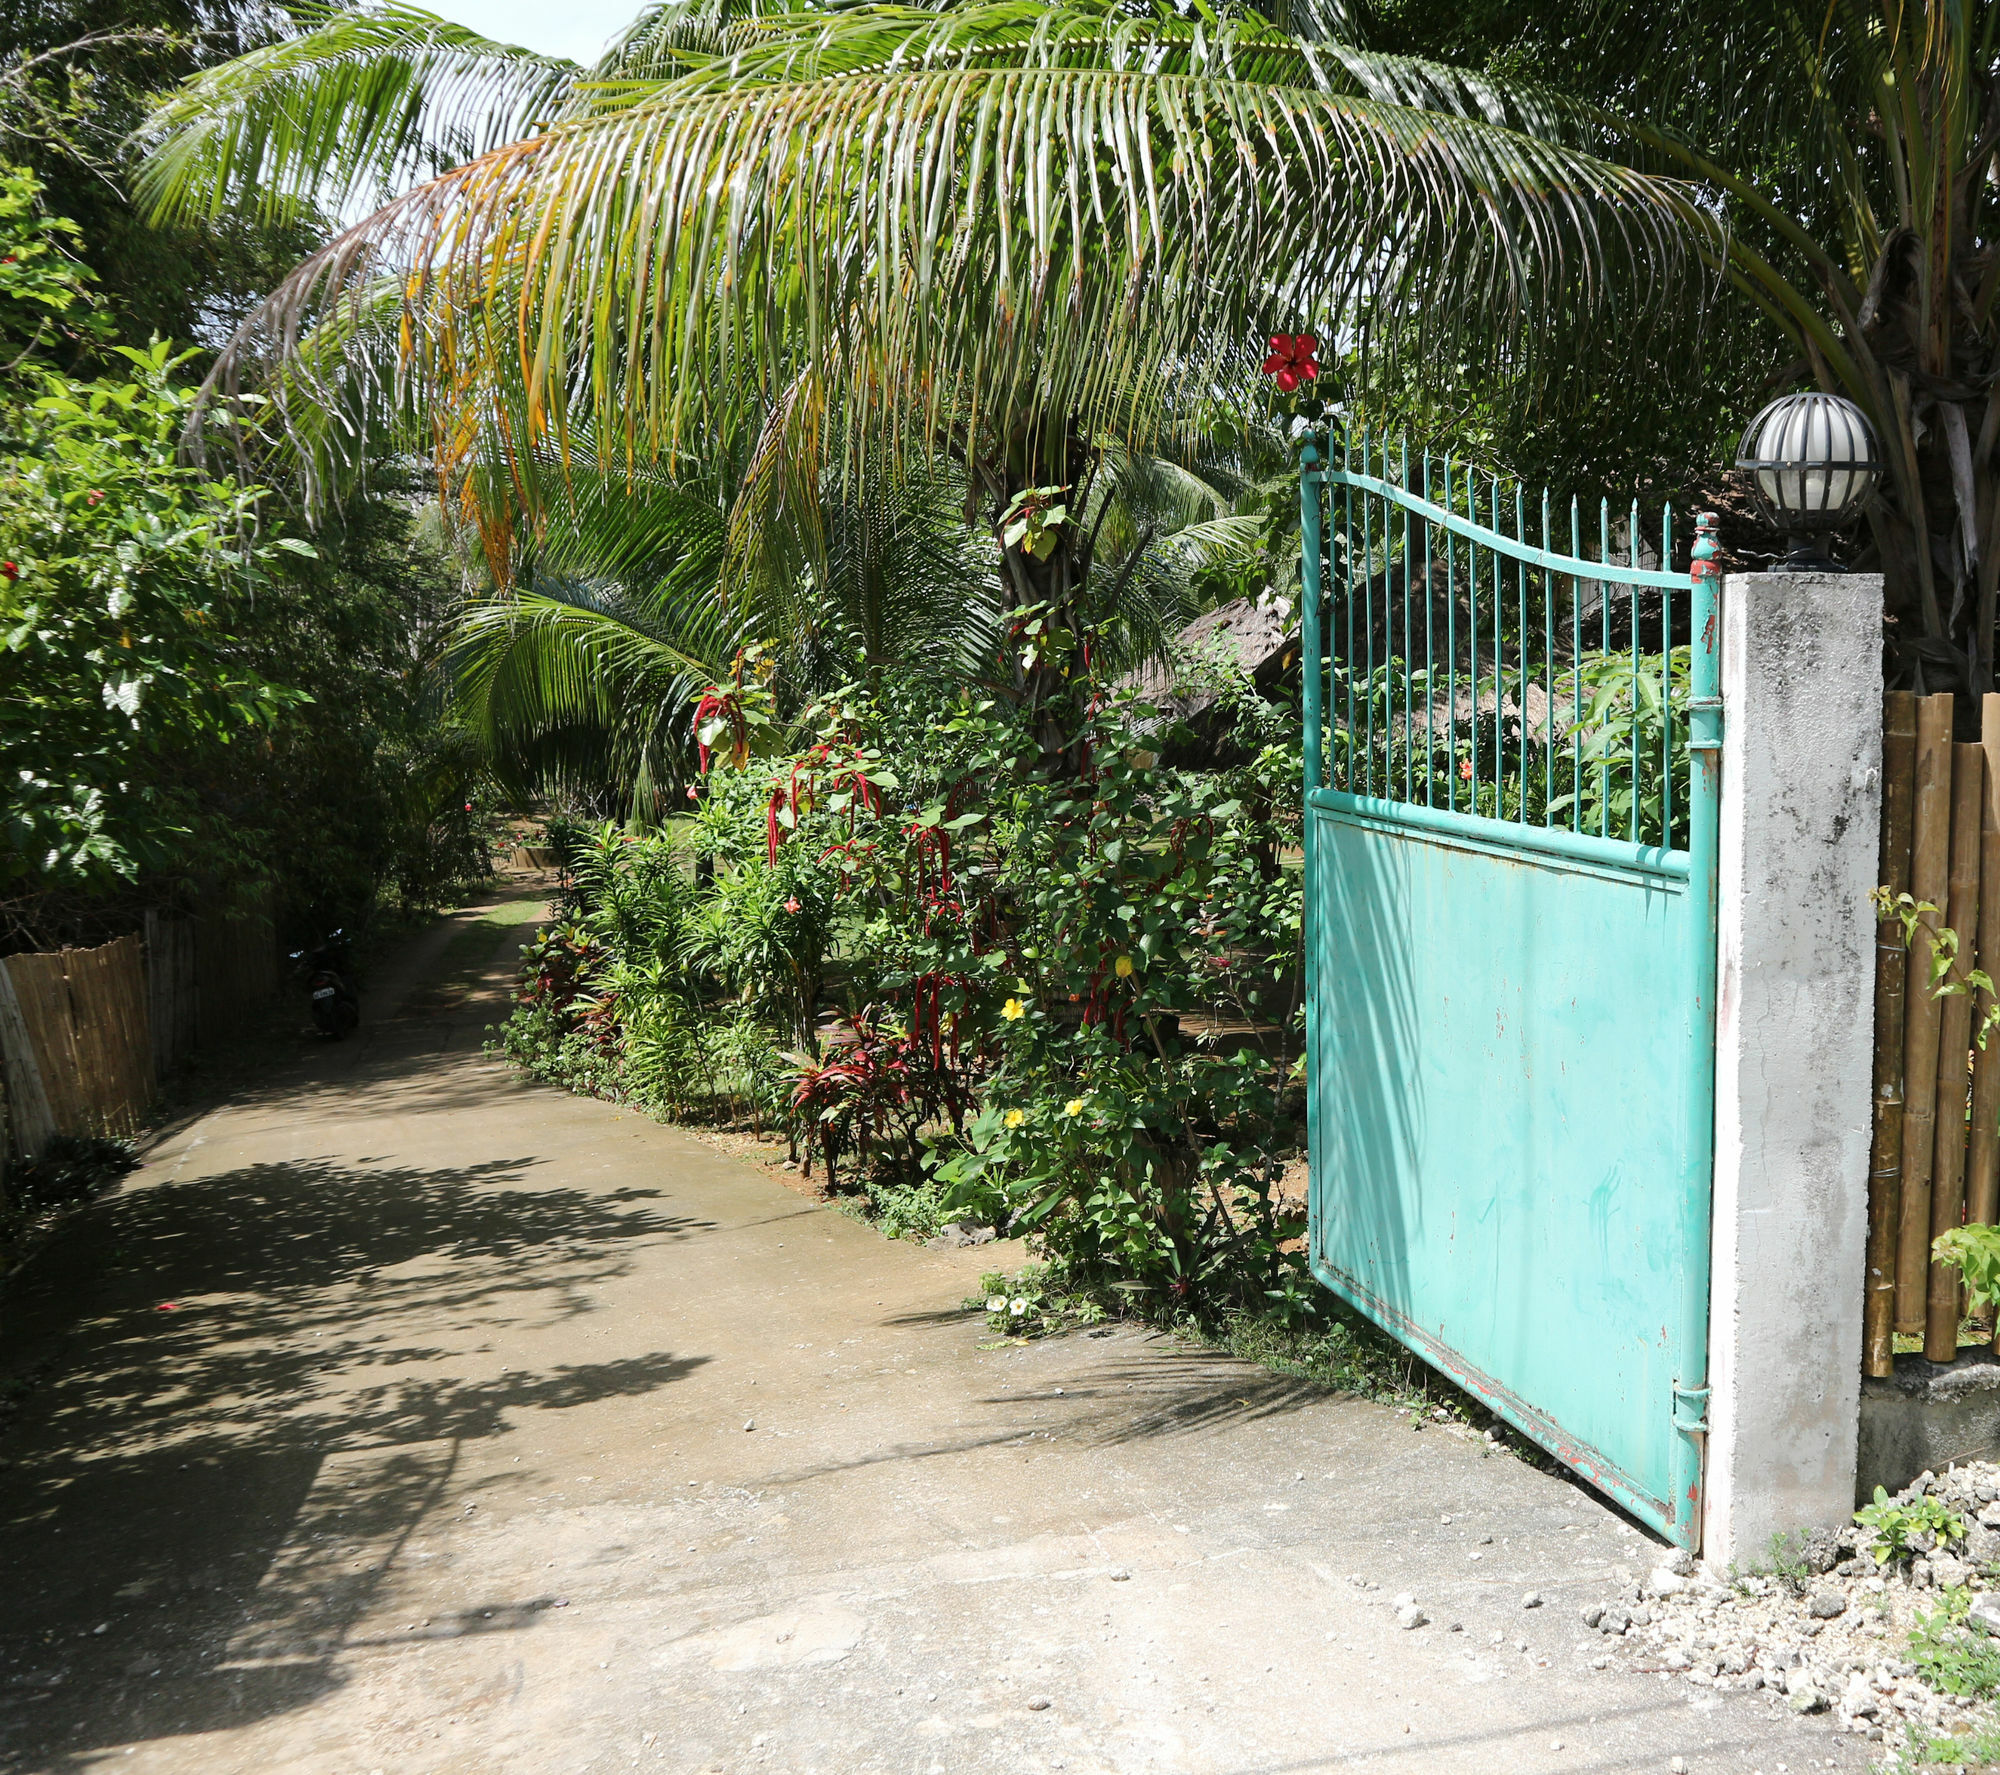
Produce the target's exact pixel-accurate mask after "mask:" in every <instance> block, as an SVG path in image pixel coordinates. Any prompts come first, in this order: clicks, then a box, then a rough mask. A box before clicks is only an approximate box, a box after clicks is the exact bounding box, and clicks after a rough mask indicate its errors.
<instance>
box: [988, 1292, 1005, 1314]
mask: <svg viewBox="0 0 2000 1775" xmlns="http://www.w3.org/2000/svg"><path fill="white" fill-rule="evenodd" d="M986 1310H987V1311H988V1312H989V1313H1004V1312H1005V1311H1006V1310H1007V1297H1006V1296H1005V1295H1004V1294H989V1295H988V1296H987V1297H986Z"/></svg>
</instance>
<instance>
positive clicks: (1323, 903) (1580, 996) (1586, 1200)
mask: <svg viewBox="0 0 2000 1775" xmlns="http://www.w3.org/2000/svg"><path fill="white" fill-rule="evenodd" d="M1375 467H1376V464H1375V463H1374V462H1372V461H1371V460H1370V459H1369V453H1368V452H1367V451H1366V447H1365V446H1364V451H1363V458H1362V462H1361V464H1360V465H1359V467H1358V468H1357V466H1356V465H1355V463H1354V461H1353V459H1352V457H1351V455H1350V456H1349V458H1348V459H1347V460H1346V461H1344V462H1343V464H1342V465H1341V467H1340V468H1337V469H1328V470H1326V471H1318V470H1316V469H1315V468H1314V467H1313V466H1312V465H1311V464H1310V463H1309V465H1308V469H1307V473H1306V476H1305V483H1304V489H1303V497H1304V503H1303V505H1302V515H1303V516H1304V518H1305V520H1306V524H1305V529H1306V562H1305V566H1306V573H1305V578H1306V591H1307V597H1306V600H1305V603H1306V618H1305V624H1304V627H1305V634H1304V637H1303V638H1304V641H1305V643H1306V646H1305V653H1306V657H1307V659H1308V660H1311V659H1314V658H1318V659H1319V660H1320V661H1321V670H1320V671H1319V672H1317V673H1312V672H1309V673H1308V674H1307V677H1306V691H1307V697H1306V701H1307V710H1306V721H1307V739H1306V757H1305V774H1306V829H1305V851H1306V871H1307V896H1306V904H1307V913H1306V917H1307V966H1308V971H1309V981H1308V996H1307V1024H1308V1030H1307V1045H1308V1076H1309V1106H1310V1108H1309V1115H1310V1124H1311V1134H1310V1139H1311V1152H1312V1186H1311V1227H1310V1235H1309V1242H1310V1250H1311V1256H1312V1263H1313V1268H1314V1271H1315V1273H1316V1274H1317V1275H1318V1276H1319V1277H1320V1278H1321V1279H1322V1280H1323V1281H1324V1282H1326V1283H1327V1284H1328V1285H1329V1286H1330V1287H1332V1288H1333V1289H1335V1290H1336V1291H1337V1292H1339V1293H1340V1294H1341V1295H1343V1296H1344V1297H1345V1298H1346V1299H1347V1300H1349V1301H1350V1302H1352V1303H1353V1304H1354V1305H1355V1306H1356V1307H1358V1308H1359V1309H1360V1310H1361V1311H1362V1312H1364V1313H1366V1314H1367V1315H1369V1316H1370V1317H1371V1318H1373V1319H1374V1320H1375V1321H1376V1322H1377V1323H1379V1324H1380V1325H1382V1326H1383V1327H1385V1328H1386V1329H1387V1330H1388V1331H1390V1332H1391V1333H1393V1334H1394V1335H1395V1336H1396V1337H1398V1338H1400V1339H1402V1340H1403V1341H1404V1342H1405V1343H1406V1344H1408V1345H1409V1346H1410V1347H1411V1348H1412V1349H1414V1350H1416V1351H1417V1352H1418V1353H1419V1354H1421V1355H1422V1356H1424V1357H1425V1358H1426V1359H1427V1360H1428V1361H1430V1362H1432V1363H1434V1364H1436V1365H1437V1366H1439V1367H1441V1368H1443V1369H1444V1370H1446V1371H1447V1372H1448V1373H1450V1374H1451V1375H1452V1376H1453V1377H1454V1378H1455V1379H1457V1380H1458V1381H1459V1382H1460V1383H1461V1384H1462V1385H1464V1386H1465V1387H1467V1388H1468V1389H1469V1390H1471V1391H1472V1392H1474V1393H1476V1394H1477V1395H1479V1396H1480V1397H1481V1398H1482V1399H1483V1400H1485V1401H1486V1402H1487V1403H1488V1404H1489V1405H1490V1406H1491V1407H1492V1408H1493V1409H1494V1410H1495V1411H1496V1412H1498V1413H1499V1414H1500V1415H1502V1416H1504V1417H1505V1418H1507V1419H1508V1420H1509V1421H1511V1422H1512V1423H1514V1424H1515V1425H1516V1426H1518V1427H1519V1428H1520V1429H1521V1430H1522V1431H1523V1432H1524V1433H1525V1434H1527V1435H1529V1436H1530V1437H1532V1438H1534V1439H1535V1440H1536V1441H1537V1442H1539V1443H1541V1444H1542V1445H1543V1446H1544V1447H1546V1448H1548V1449H1549V1450H1550V1451H1551V1452H1552V1453H1553V1454H1555V1455H1556V1456H1557V1457H1558V1458H1559V1459H1561V1460H1563V1461H1564V1462H1565V1463H1567V1464H1568V1465H1569V1466H1571V1467H1572V1468H1573V1469H1575V1470H1576V1471H1577V1472H1578V1473H1579V1474H1580V1475H1581V1476H1582V1477H1584V1478H1585V1479H1587V1480H1589V1481H1590V1482H1591V1483H1592V1484H1594V1485H1596V1486H1597V1487H1599V1488H1600V1489H1601V1490H1603V1491H1604V1492H1606V1493H1607V1494H1609V1495H1610V1496H1612V1497H1613V1498H1615V1499H1617V1500H1618V1502H1620V1503H1621V1504H1623V1505H1624V1506H1625V1507H1626V1508H1628V1509H1629V1510H1631V1511H1632V1512H1633V1513H1634V1514H1636V1515H1637V1516H1639V1517H1641V1518H1642V1519H1643V1520H1645V1521H1647V1522H1650V1523H1652V1524H1653V1525H1654V1526H1656V1527H1657V1528H1659V1529H1660V1530H1661V1531H1662V1532H1664V1533H1666V1534H1667V1535H1669V1536H1670V1537H1671V1538H1673V1539H1675V1540H1677V1541H1680V1542H1682V1543H1683V1544H1686V1545H1690V1546H1692V1545H1695V1544H1696V1543H1697V1541H1698V1536H1699V1528H1700V1506H1701V1455H1702V1437H1703V1431H1704V1429H1705V1418H1704V1416H1703V1412H1704V1406H1705V1401H1706V1396H1707V1395H1706V1385H1705V1367H1706V1341H1707V1310H1708V1299H1707V1294H1708V1240H1709V1177H1710V1170H1711V1161H1712V1149H1713V1134H1712V1122H1713V1107H1712V1106H1713V1066H1714V1008H1713V996H1714V985H1713V981H1714V952H1715V923H1714V834H1715V812H1716V809H1715V791H1716V787H1717V783H1716V774H1715V772H1716V763H1715V760H1716V741H1717V738H1718V733H1717V729H1718V725H1719V703H1718V701H1717V698H1716V694H1715V671H1714V666H1715V659H1714V622H1713V614H1714V613H1713V586H1712V579H1710V578H1709V577H1708V576H1707V575H1706V573H1705V572H1704V571H1703V569H1704V567H1705V565H1706V563H1705V561H1703V560H1701V559H1698V560H1697V576H1696V577H1695V578H1694V579H1693V580H1692V581H1691V580H1690V577H1689V576H1688V575H1686V574H1682V575H1674V574H1673V573H1672V572H1671V567H1670V563H1669V562H1668V561H1666V560H1664V559H1663V560H1662V561H1661V563H1660V565H1659V566H1658V567H1645V566H1641V565H1640V564H1639V562H1638V560H1637V559H1636V558H1634V559H1632V560H1631V561H1629V562H1628V563H1624V564H1618V565H1616V566H1614V565H1612V564H1611V563H1610V562H1609V561H1608V560H1607V558H1606V557H1608V556H1609V554H1610V552H1611V551H1610V548H1609V547H1608V546H1607V547H1606V548H1605V550H1604V551H1603V554H1601V555H1600V557H1599V558H1598V559H1597V560H1595V561H1588V560H1585V559H1584V558H1583V557H1582V556H1581V552H1580V551H1572V552H1569V553H1557V552H1552V551H1550V550H1549V549H1548V548H1547V547H1546V540H1547V539H1546V529H1547V524H1546V515H1545V516H1544V524H1543V530H1544V536H1543V542H1542V545H1541V546H1536V547H1531V546H1530V545H1529V543H1528V540H1527V538H1526V535H1525V534H1524V532H1525V529H1526V526H1525V525H1522V524H1519V522H1518V517H1519V513H1520V510H1521V502H1520V500H1519V498H1518V496H1517V498H1516V500H1515V502H1514V510H1515V513H1516V517H1517V524H1516V530H1515V534H1514V535H1513V536H1511V537H1509V536H1507V535H1505V534H1504V531H1503V530H1502V527H1501V525H1500V523H1499V521H1498V520H1499V519H1500V517H1501V515H1502V514H1503V512H1504V507H1503V505H1502V502H1501V500H1500V498H1499V496H1498V491H1497V489H1496V490H1495V492H1494V496H1493V498H1492V501H1491V510H1492V515H1493V519H1494V521H1493V522H1491V523H1486V522H1481V519H1482V518H1483V517H1484V516H1485V515H1486V514H1483V513H1481V512H1480V511H1479V509H1478V495H1477V493H1476V492H1475V493H1474V494H1473V495H1472V497H1471V499H1469V500H1467V501H1466V502H1465V507H1464V509H1463V510H1461V509H1460V508H1459V506H1458V505H1457V504H1456V503H1455V502H1454V501H1453V499H1452V497H1451V494H1450V491H1449V487H1450V483H1449V482H1448V481H1447V483H1446V486H1445V488H1443V489H1440V490H1439V492H1440V493H1441V495H1442V497H1441V498H1439V497H1436V496H1433V494H1432V489H1431V487H1430V485H1429V482H1430V480H1431V476H1430V472H1429V470H1430V464H1429V463H1428V462H1426V463H1425V465H1424V467H1425V475H1424V484H1423V485H1422V487H1421V490H1419V489H1418V488H1416V487H1413V486H1412V484H1411V483H1412V481H1413V477H1412V476H1410V474H1409V473H1408V467H1407V462H1406V463H1405V466H1404V469H1403V472H1402V474H1401V475H1400V476H1397V475H1395V474H1393V473H1392V472H1391V465H1390V464H1389V463H1388V462H1387V461H1386V459H1385V460H1384V461H1383V462H1382V463H1381V465H1380V471H1379V472H1375V473H1371V472H1370V471H1371V470H1373V469H1375ZM1357 495H1358V496H1359V499H1360V501H1361V504H1360V511H1359V515H1358V517H1357V515H1356V497H1357ZM1329 498H1330V499H1331V500H1332V501H1333V502H1335V503H1334V505H1333V508H1332V511H1331V514H1330V515H1331V517H1332V520H1333V521H1332V523H1331V524H1326V522H1325V519H1326V516H1327V515H1329V514H1328V513H1327V508H1326V506H1325V504H1323V501H1325V500H1327V499H1329ZM1371 505H1372V506H1374V507H1376V508H1377V509H1376V510H1374V511H1372V512H1371V511H1370V509H1369V507H1370V506H1371ZM1543 510H1544V514H1546V504H1544V507H1543ZM1602 528H1603V529H1604V530H1606V531H1608V528H1609V526H1608V524H1607V525H1604V526H1603V527H1602ZM1328 530H1330V531H1331V532H1332V534H1331V535H1330V536H1328V535H1326V534H1325V532H1326V531H1328ZM1634 534H1635V535H1636V524H1635V525H1634ZM1605 540H1606V542H1607V545H1608V542H1609V538H1608V536H1607V537H1606V539H1605ZM1323 545H1324V546H1323ZM1670 548H1671V535H1670V532H1668V533H1666V534H1665V536H1664V537H1663V548H1662V553H1663V555H1664V554H1665V553H1666V551H1667V550H1670ZM1628 552H1629V553H1630V554H1631V555H1632V556H1633V557H1636V556H1637V555H1638V550H1637V548H1636V547H1631V548H1630V549H1629V551H1628ZM1706 552H1708V551H1706V550H1702V549H1700V548H1699V546H1698V555H1700V554H1705V553H1706ZM1446 556H1450V557H1451V558H1450V559H1446V558H1444V557H1446ZM1327 568H1330V569H1331V581H1332V593H1333V596H1332V599H1331V604H1330V607H1329V608H1328V609H1327V611H1326V612H1325V618H1330V622H1328V621H1326V620H1325V619H1324V618H1323V615H1322V600H1321V597H1320V595H1319V592H1320V584H1319V582H1320V581H1321V579H1322V575H1323V573H1324V571H1325V569H1327ZM1586 573H1587V574H1588V576H1589V577H1586ZM1673 590H1678V591H1679V592H1680V593H1682V594H1683V599H1684V601H1683V602H1682V604H1681V606H1680V608H1679V611H1678V612H1676V610H1675V608H1674V605H1673V602H1672V600H1671V596H1670V593H1671V592H1672V591H1673ZM1440 591H1441V592H1442V594H1443V595H1442V596H1441V597H1440V596H1437V595H1436V594H1437V593H1439V592H1440ZM1648 594H1654V595H1656V598H1653V599H1649V596H1648ZM1619 599H1622V600H1623V602H1624V605H1625V609H1624V610H1623V612H1622V613H1621V612H1615V611H1612V610H1611V606H1612V605H1613V604H1614V601H1616V600H1619ZM1419 606H1421V608H1419ZM1440 618H1442V621H1440V620H1439V619H1440ZM1586 619H1587V620H1586ZM1649 623H1650V624H1651V625H1652V638H1653V640H1654V641H1655V643H1656V645H1655V646H1654V647H1653V648H1652V649H1651V650H1650V651H1649V650H1648V649H1647V648H1646V647H1645V646H1644V642H1645V640H1646V630H1647V628H1648V624H1649ZM1510 624H1511V627H1512V630H1513V633H1512V635H1511V636H1510V635H1509V633H1508V630H1509V627H1510ZM1683 628H1684V629H1685V632H1686V633H1687V634H1688V641H1687V643H1686V644H1685V645H1684V646H1683V647H1682V648H1680V649H1676V647H1675V645H1674V637H1675V635H1676V633H1677V632H1681V630H1682V629H1683ZM1420 631H1428V633H1427V634H1425V635H1424V637H1423V639H1424V642H1425V643H1427V645H1423V647H1422V654H1421V657H1422V659H1423V664H1422V665H1421V666H1419V665H1418V664H1417V663H1416V662H1417V659H1418V658H1419V657H1420V656H1419V645H1420V643H1419V633H1420ZM1440 631H1442V632H1440ZM1364 647H1365V648H1366V649H1367V651H1366V652H1365V653H1364ZM1649 672H1650V673H1651V674H1652V678H1653V681H1654V688H1656V689H1657V691H1658V693H1659V694H1658V696H1657V698H1654V697H1653V696H1651V695H1650V693H1649V691H1648V686H1647V684H1646V682H1645V680H1646V678H1647V675H1648V673H1649ZM1621 685H1622V686H1623V689H1622V691H1621V688H1620V687H1621ZM1607 687H1608V692H1607ZM1656 704H1657V706H1655V705H1656ZM1649 769H1650V771H1651V775H1650V777H1649V774H1648V773H1649ZM1621 772H1622V773H1623V774H1622V777H1621ZM1621 781H1622V782H1623V783H1624V785H1625V788H1626V789H1627V790H1629V793H1628V794H1626V795H1625V796H1624V798H1623V799H1622V800H1621V799H1620V783H1621ZM1649 825H1650V829H1649ZM1592 827H1595V828H1596V829H1595V830H1592V829H1590V828H1592ZM1676 839H1678V840H1679V843H1678V844H1676V843H1675V842H1674V841H1675V840H1676Z"/></svg>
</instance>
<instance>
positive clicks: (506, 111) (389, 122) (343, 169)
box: [137, 0, 578, 221]
mask: <svg viewBox="0 0 2000 1775" xmlns="http://www.w3.org/2000/svg"><path fill="white" fill-rule="evenodd" d="M291 11H292V14H293V16H294V18H295V19H296V20H297V21H298V22H299V24H300V25H301V26H302V27H303V28H302V29H301V30H300V32H299V33H298V34H297V35H295V36H291V37H287V38H284V39H282V40H281V41H279V42H277V43H273V44H269V45H266V46H265V47H263V48H261V49H256V50H252V51H251V52H250V53H249V54H247V55H243V56H238V57H237V58H236V59H234V60H233V61H229V62H224V63H221V64H219V65H218V66H216V67H213V68H209V69H205V70H204V71H203V72H201V73H199V74H196V75H194V76H192V77H191V78H190V79H188V80H187V81H186V82H185V83H184V84H183V85H182V86H181V87H180V88H178V89H177V90H176V91H175V92H174V93H172V94H171V95H170V96H169V97H167V98H166V99H165V100H164V101H163V102H162V103H161V105H160V106H159V108H158V110H157V111H156V112H155V113H154V115H153V116H152V117H151V118H150V119H149V120H148V122H147V124H146V125H145V127H144V128H143V129H142V130H141V131H140V134H139V140H140V144H141V146H142V147H144V148H145V149H146V150H147V151H148V152H147V158H146V161H145V164H144V166H143V168H142V170H141V173H140V177H139V181H138V191H137V195H138V198H139V202H140V205H141V207H142V208H143V209H145V210H146V212H147V213H148V214H149V215H151V216H152V217H153V218H154V219H155V220H156V221H165V220H179V221H185V220H194V219H200V220H210V219H214V218H217V217H220V216H223V215H225V214H228V213H232V212H254V213H255V214H256V215H258V216H259V217H261V218H263V219H265V220H267V221H268V220H274V219H280V218H287V217H291V216H296V215H298V214H299V213H301V212H302V211H319V212H323V213H329V214H335V215H339V214H351V213H352V212H353V211H354V210H355V209H356V208H357V207H362V206H365V207H369V208H373V207H374V206H376V205H378V204H380V203H381V202H383V201H384V199H386V198H387V197H389V196H390V195H392V194H393V193H394V192H396V191H398V190H400V189H401V188H402V187H404V186H405V185H407V184H408V183H410V182H411V181H412V180H415V179H423V178H429V177H433V176H435V175H436V174H437V173H439V172H442V171H444V170H445V169H446V168H448V167H452V166H456V165H458V164H459V163H461V162H463V161H466V160H470V159H472V158H473V157H474V156H476V155H479V154H484V153H487V152H488V151H490V150H492V149H494V148H497V147H500V146H502V145H503V144H505V143H508V142H512V141H517V140H519V139H520V138H521V137H522V136H523V135H526V134H529V133H531V132H532V131H533V130H535V129H536V128H538V127H540V126H541V125H542V123H543V122H545V121H546V120H548V119H550V118H553V117H554V116H556V115H557V114H558V113H560V112H561V111H562V110H563V109H564V107H565V105H566V103H567V101H568V99H569V97H570V91H571V82H572V81H573V80H574V78H575V77H576V75H577V73H578V69H577V68H576V66H575V64H574V63H571V62H567V61H564V60H562V59H560V58H558V57H553V56H544V55H538V54H536V53H535V52H534V51H532V50H527V49H521V48H519V47H517V46H516V45H514V44H510V43H500V42H496V41H494V40H493V39H492V38H488V37H482V36H480V35H479V33H478V32H476V31H470V30H467V29H466V28H465V27H464V26H463V25H455V24H453V23H451V22H450V21H449V20H447V19H443V18H440V17H438V16H437V15H436V14H435V13H431V12H425V11H424V10H422V9H421V8H419V7H415V6H408V5H403V4H400V0H372V3H371V4H370V5H368V6H365V7H358V8H351V9H350V8H345V7H339V6H334V5H331V4H326V3H325V0H303V3H301V4H298V5H295V6H293V7H292V8H291Z"/></svg>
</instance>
